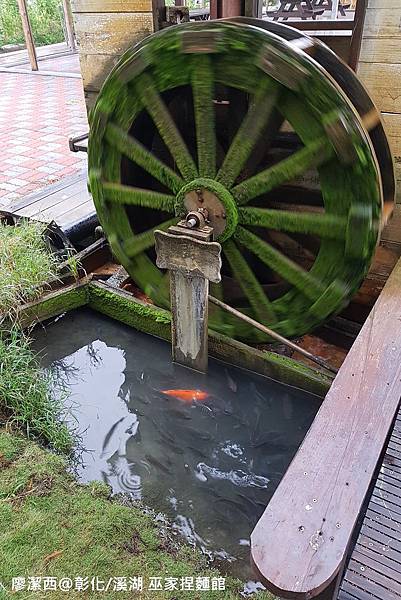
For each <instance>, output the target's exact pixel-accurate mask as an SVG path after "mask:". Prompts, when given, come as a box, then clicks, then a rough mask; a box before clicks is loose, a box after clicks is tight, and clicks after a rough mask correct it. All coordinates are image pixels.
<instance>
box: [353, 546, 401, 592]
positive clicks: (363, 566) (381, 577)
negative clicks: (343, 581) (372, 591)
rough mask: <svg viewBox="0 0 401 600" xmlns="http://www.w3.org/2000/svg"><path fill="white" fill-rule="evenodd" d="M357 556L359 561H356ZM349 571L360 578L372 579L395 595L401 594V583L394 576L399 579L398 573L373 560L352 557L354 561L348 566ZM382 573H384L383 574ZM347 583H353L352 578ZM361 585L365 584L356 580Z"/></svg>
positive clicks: (359, 556)
mask: <svg viewBox="0 0 401 600" xmlns="http://www.w3.org/2000/svg"><path fill="white" fill-rule="evenodd" d="M356 556H357V557H358V560H356ZM359 561H360V562H359ZM348 569H349V571H351V572H352V573H355V575H357V576H358V577H359V578H361V577H362V578H363V579H370V580H371V581H374V582H375V583H376V584H378V585H381V586H383V587H384V589H385V590H391V592H393V593H394V594H401V582H400V581H399V578H394V579H393V577H392V576H393V574H394V575H395V576H396V577H397V572H396V571H392V570H391V569H388V568H381V565H380V563H379V562H377V561H373V560H372V559H368V558H365V559H364V558H363V557H362V556H361V555H357V554H356V555H355V556H354V554H353V555H352V559H351V560H350V563H349V565H348ZM381 571H384V573H383V572H381ZM347 581H351V578H350V577H349V578H347ZM356 581H358V583H359V584H360V585H363V584H364V582H361V581H360V580H356Z"/></svg>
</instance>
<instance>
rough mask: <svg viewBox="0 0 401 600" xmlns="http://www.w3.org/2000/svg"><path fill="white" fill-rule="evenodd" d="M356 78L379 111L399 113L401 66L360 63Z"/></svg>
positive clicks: (400, 109) (400, 106)
mask: <svg viewBox="0 0 401 600" xmlns="http://www.w3.org/2000/svg"><path fill="white" fill-rule="evenodd" d="M358 77H359V78H360V79H361V81H362V83H364V85H365V86H366V88H367V90H368V92H369V94H370V96H371V97H372V100H373V102H374V103H375V104H376V106H377V108H378V109H379V110H380V111H382V112H389V113H391V112H392V113H401V64H390V63H379V64H377V63H365V62H360V63H359V66H358ZM400 135H401V134H400Z"/></svg>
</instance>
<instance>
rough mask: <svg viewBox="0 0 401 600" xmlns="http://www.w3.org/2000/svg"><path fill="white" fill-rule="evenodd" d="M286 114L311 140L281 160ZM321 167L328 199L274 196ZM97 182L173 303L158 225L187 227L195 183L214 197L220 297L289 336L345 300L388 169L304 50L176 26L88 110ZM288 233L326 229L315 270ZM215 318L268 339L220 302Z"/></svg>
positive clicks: (132, 57)
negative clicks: (219, 214) (183, 221)
mask: <svg viewBox="0 0 401 600" xmlns="http://www.w3.org/2000/svg"><path fill="white" fill-rule="evenodd" d="M241 107H243V109H242V112H243V114H241ZM224 111H226V112H224ZM227 114H228V115H229V118H228V117H227ZM238 115H240V117H241V118H240V119H239V121H240V122H239V123H235V122H234V123H233V121H235V119H238ZM284 120H286V121H288V122H289V123H290V124H291V126H292V128H293V129H294V130H295V132H296V134H297V136H298V142H299V144H300V149H298V150H297V151H296V152H294V153H293V154H292V155H290V156H286V157H285V158H282V159H281V160H279V161H278V162H273V164H270V163H269V152H270V150H269V148H270V146H271V145H272V143H273V139H274V136H275V135H276V134H277V131H278V128H279V126H280V125H281V124H282V122H283V121H284ZM230 129H232V131H230ZM269 137H270V138H271V139H269ZM260 145H262V151H261V154H262V160H259V154H258V152H260ZM266 148H267V150H266ZM255 154H256V158H255ZM263 161H265V162H263ZM266 161H267V162H266ZM311 168H317V169H318V173H319V178H320V186H321V203H322V206H319V205H318V206H309V204H308V203H305V204H303V205H301V209H300V206H296V207H295V209H296V211H295V210H294V206H293V205H292V204H288V203H286V202H285V198H284V199H283V197H282V196H279V199H278V200H277V197H276V198H275V199H274V198H273V200H272V194H273V195H274V194H275V190H277V189H278V188H279V187H280V186H283V185H284V184H285V183H286V182H288V181H289V180H294V179H295V178H296V177H297V176H300V175H301V174H303V173H304V172H305V171H307V170H308V169H311ZM89 177H90V186H91V191H92V194H93V197H94V201H95V205H96V208H97V211H98V214H99V219H100V222H101V224H102V226H103V228H104V230H105V232H106V234H107V236H108V239H109V241H110V245H111V247H112V249H113V251H114V253H115V255H116V257H117V258H118V259H119V260H120V261H121V263H122V264H123V265H124V266H125V268H126V269H127V270H128V272H129V273H130V275H131V276H132V277H133V279H134V280H135V282H136V283H137V284H138V285H139V286H140V287H141V288H142V289H143V290H144V291H145V292H146V293H147V294H148V295H149V296H150V297H151V298H152V299H153V300H154V301H155V302H156V303H157V304H159V305H161V306H165V307H167V306H168V278H167V277H166V275H165V274H163V273H162V272H160V271H159V270H158V269H157V268H156V266H155V262H154V258H155V257H154V252H153V250H152V248H153V231H154V229H167V228H168V227H169V225H170V224H172V223H174V222H176V220H177V217H178V216H180V215H181V214H182V210H183V204H184V202H183V200H184V198H186V197H187V194H188V192H192V191H193V190H199V189H202V190H205V189H206V190H208V191H209V192H210V193H212V194H213V193H214V194H215V196H216V197H217V198H218V200H219V201H221V202H222V204H223V205H224V208H225V209H226V220H227V224H226V227H225V228H224V231H223V233H222V234H220V241H221V242H222V246H223V284H222V285H220V286H219V287H218V288H217V289H215V290H214V291H213V293H216V294H218V295H219V296H220V297H224V298H225V299H227V300H228V301H230V302H231V303H234V304H236V305H237V306H239V307H240V308H241V309H242V310H244V311H245V312H247V313H248V314H251V315H252V316H254V317H255V318H256V319H257V320H259V321H261V322H262V323H264V324H267V325H269V326H271V327H272V328H274V329H275V330H276V331H278V332H280V333H282V334H284V335H287V336H296V335H300V334H302V333H305V332H306V331H309V330H310V329H311V328H313V327H315V326H317V325H318V324H320V323H321V322H323V321H324V320H325V319H326V318H327V317H328V316H330V315H331V314H333V313H335V312H337V311H339V310H340V309H341V308H342V307H343V306H344V305H345V303H346V302H347V301H348V300H349V299H350V297H351V295H352V294H353V293H354V292H355V290H356V289H357V288H358V286H359V285H360V283H361V281H362V279H363V277H364V275H365V273H366V270H367V268H368V266H369V263H370V260H371V257H372V254H373V252H374V249H375V246H376V243H377V238H378V231H379V222H380V214H381V195H380V192H381V190H380V178H379V174H378V172H377V169H376V165H375V158H374V156H373V154H372V150H371V146H370V144H369V140H368V139H367V135H366V133H365V132H364V130H363V128H362V127H361V126H360V123H359V122H358V119H357V118H356V116H355V113H354V110H353V108H352V107H351V106H350V103H349V101H348V100H347V98H346V97H345V95H344V94H342V93H341V92H340V91H339V90H338V89H336V88H335V87H334V86H333V85H332V84H331V82H330V81H329V79H326V78H325V77H324V76H322V73H321V71H319V70H318V69H317V68H316V66H315V65H314V64H313V61H311V60H309V59H308V57H307V56H301V55H300V53H299V52H297V51H296V50H294V48H291V46H290V45H289V44H288V43H287V42H285V41H283V40H282V39H280V38H279V37H278V36H276V35H274V34H271V33H269V32H266V31H263V30H260V29H258V28H255V27H252V26H249V25H245V24H233V23H228V22H214V23H210V22H207V23H196V24H190V25H188V26H185V25H184V26H180V27H177V28H171V29H169V30H165V31H163V32H161V33H158V34H154V35H153V36H150V37H149V38H147V40H145V42H143V43H141V44H140V45H139V46H138V47H136V48H134V49H133V50H132V51H130V52H127V53H126V54H125V55H124V57H123V58H122V59H121V61H120V63H119V65H117V67H116V68H115V69H114V70H113V71H112V73H111V75H110V76H109V78H108V79H107V80H106V82H105V84H104V86H103V88H102V90H101V93H100V95H99V98H98V101H97V104H96V106H95V109H94V111H93V113H92V115H91V135H90V141H89ZM138 183H140V184H141V186H139V185H138ZM199 186H201V188H199ZM217 188H218V189H217ZM283 189H285V188H282V190H283ZM277 204H280V207H279V208H277ZM227 207H228V208H227ZM187 208H188V207H187ZM280 236H281V238H280ZM291 236H298V238H299V237H300V238H302V239H303V240H305V239H306V238H309V237H310V238H311V239H312V240H315V241H316V238H318V240H319V241H318V242H317V248H316V249H315V250H314V252H312V254H314V256H313V260H312V263H311V265H308V267H307V268H305V267H304V266H303V265H301V264H299V261H295V260H294V259H293V258H292V257H291V256H288V250H285V251H284V250H283V246H282V244H283V242H282V240H283V239H284V240H286V243H287V242H288V241H289V240H292V241H293V238H292V237H291ZM278 239H279V242H278V241H277V240H278ZM280 239H281V241H280ZM298 241H299V240H298ZM284 246H285V244H284ZM309 267H310V268H309ZM210 326H211V327H213V328H214V329H217V330H219V331H221V332H224V333H227V334H229V335H231V336H233V337H238V338H244V339H247V338H249V337H251V338H253V339H254V340H258V341H262V339H263V338H262V337H260V336H259V337H255V334H254V333H253V332H250V331H249V330H248V328H247V327H246V326H244V325H243V324H242V323H240V322H239V321H237V320H232V319H228V318H227V316H226V315H223V314H222V313H221V312H220V311H219V309H216V310H214V307H213V309H211V313H210Z"/></svg>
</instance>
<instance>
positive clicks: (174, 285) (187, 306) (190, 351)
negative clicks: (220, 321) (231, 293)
mask: <svg viewBox="0 0 401 600" xmlns="http://www.w3.org/2000/svg"><path fill="white" fill-rule="evenodd" d="M208 295H209V282H208V280H207V279H204V278H203V277H187V276H186V275H185V274H184V273H183V272H182V271H170V296H171V315H172V321H171V344H172V357H173V361H174V362H176V363H178V364H180V365H184V366H186V367H191V368H192V369H196V370H197V371H200V372H201V373H206V371H207V364H208V339H207V335H208V333H207V324H208Z"/></svg>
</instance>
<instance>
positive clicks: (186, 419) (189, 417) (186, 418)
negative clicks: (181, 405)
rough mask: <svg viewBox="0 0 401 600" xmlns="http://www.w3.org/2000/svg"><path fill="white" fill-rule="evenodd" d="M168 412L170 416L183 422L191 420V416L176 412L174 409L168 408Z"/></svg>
mask: <svg viewBox="0 0 401 600" xmlns="http://www.w3.org/2000/svg"><path fill="white" fill-rule="evenodd" d="M168 412H169V414H170V415H173V416H174V417H177V419H182V420H183V421H190V420H191V419H192V417H191V415H187V414H186V413H183V412H181V411H180V410H176V409H175V408H169V409H168Z"/></svg>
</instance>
